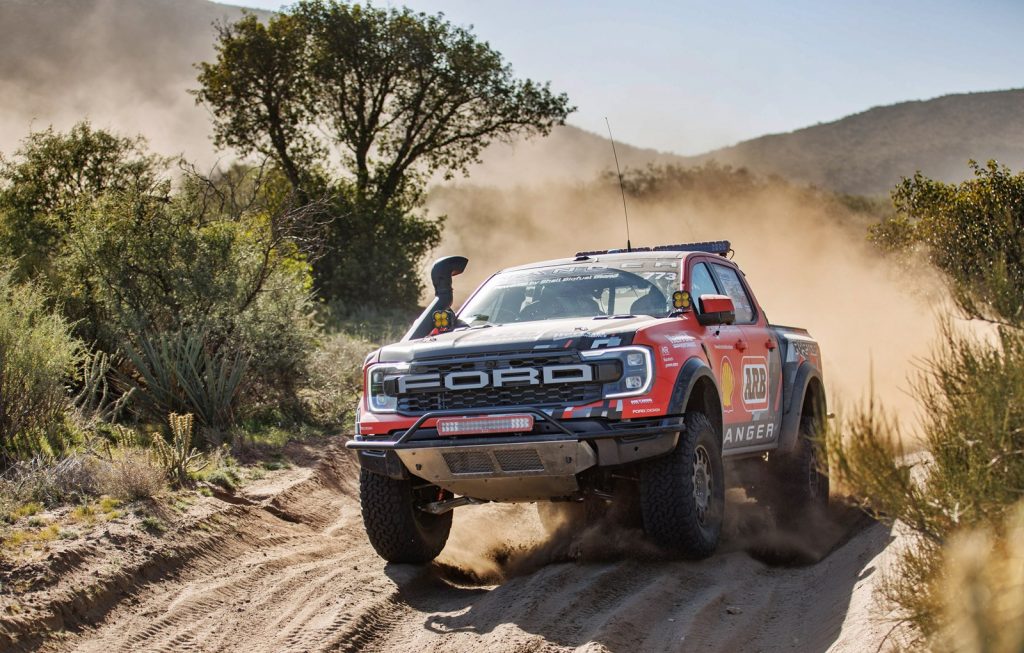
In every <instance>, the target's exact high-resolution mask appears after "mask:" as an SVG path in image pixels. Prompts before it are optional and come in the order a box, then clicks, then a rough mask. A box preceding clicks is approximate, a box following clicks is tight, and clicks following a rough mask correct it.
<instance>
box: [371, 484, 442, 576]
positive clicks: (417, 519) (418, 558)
mask: <svg viewBox="0 0 1024 653" xmlns="http://www.w3.org/2000/svg"><path fill="white" fill-rule="evenodd" d="M414 483H415V485H414ZM439 492H440V490H439V488H437V487H436V486H432V485H430V484H428V483H427V482H426V481H423V480H422V479H418V478H411V479H401V480H398V479H393V478H390V477H387V476H381V475H380V474H374V473H373V472H369V471H367V470H365V469H363V470H360V472H359V501H360V504H361V506H362V511H363V525H364V526H365V527H366V535H367V536H368V537H369V538H370V544H371V545H373V548H374V550H375V551H377V554H378V555H380V557H382V558H384V559H385V560H387V561H388V562H408V563H423V562H430V561H431V560H433V559H434V558H436V557H437V556H438V554H440V553H441V549H443V548H444V545H445V543H446V542H447V541H448V533H449V532H450V531H451V527H452V513H451V512H450V511H449V512H446V513H444V514H441V515H432V514H430V513H428V512H424V511H423V510H420V508H419V507H420V506H422V505H425V504H427V503H430V502H431V501H436V500H437V499H438V493H439Z"/></svg>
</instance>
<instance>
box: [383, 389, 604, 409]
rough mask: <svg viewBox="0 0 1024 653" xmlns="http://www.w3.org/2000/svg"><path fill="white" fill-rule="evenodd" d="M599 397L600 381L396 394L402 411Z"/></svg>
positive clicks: (510, 405) (571, 401)
mask: <svg viewBox="0 0 1024 653" xmlns="http://www.w3.org/2000/svg"><path fill="white" fill-rule="evenodd" d="M600 399H601V386H600V384H593V383H562V384H554V385H524V386H518V387H511V388H507V387H502V388H493V387H489V388H480V389H478V390H454V391H453V390H445V391H443V392H420V393H415V394H413V393H410V394H407V395H402V396H400V397H399V398H398V410H399V411H401V412H403V413H426V412H428V411H432V410H450V409H465V408H515V407H517V406H569V405H574V404H589V403H590V402H593V401H599V400H600Z"/></svg>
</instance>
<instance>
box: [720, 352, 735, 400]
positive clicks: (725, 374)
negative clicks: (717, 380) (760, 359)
mask: <svg viewBox="0 0 1024 653" xmlns="http://www.w3.org/2000/svg"><path fill="white" fill-rule="evenodd" d="M721 378H722V408H723V409H725V410H732V395H733V390H735V389H736V377H735V376H734V375H733V372H732V363H730V362H729V359H728V358H723V359H722V374H721Z"/></svg>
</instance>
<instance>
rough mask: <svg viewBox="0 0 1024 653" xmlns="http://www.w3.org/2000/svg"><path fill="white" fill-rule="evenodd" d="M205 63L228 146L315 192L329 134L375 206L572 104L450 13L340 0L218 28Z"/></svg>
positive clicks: (220, 137) (310, 2)
mask: <svg viewBox="0 0 1024 653" xmlns="http://www.w3.org/2000/svg"><path fill="white" fill-rule="evenodd" d="M199 68H200V74H199V82H200V84H201V88H200V89H199V90H198V91H196V97H197V101H198V102H201V103H203V104H206V105H207V106H209V107H210V109H211V110H212V111H213V116H214V131H215V138H216V142H217V143H218V144H219V145H221V146H225V145H226V146H230V147H233V148H235V149H237V150H238V151H239V152H240V153H241V154H243V155H248V154H252V153H260V154H264V155H267V156H272V157H273V158H274V159H275V160H276V161H277V162H278V163H279V164H280V165H281V167H282V169H283V170H284V171H285V172H286V174H287V175H288V178H289V180H291V181H292V183H293V184H295V185H296V187H297V188H300V189H302V190H304V191H306V192H308V191H309V190H310V188H309V186H308V184H309V182H310V181H311V180H313V179H316V178H317V176H318V174H317V173H318V168H323V169H327V168H328V167H329V165H328V157H327V153H328V147H326V145H325V144H323V143H320V142H318V141H317V140H316V139H315V136H314V134H316V133H317V132H318V130H323V131H325V132H326V134H327V135H328V137H329V139H330V141H331V142H330V145H332V146H336V147H338V148H340V149H339V150H338V152H337V154H338V155H339V156H340V158H341V162H342V164H343V165H344V167H345V169H346V171H347V172H348V173H349V175H350V177H349V181H350V182H351V184H352V186H353V188H354V191H355V196H356V199H357V201H359V202H363V201H366V200H370V201H372V202H373V203H374V204H375V205H376V206H378V207H385V206H391V205H392V204H394V203H395V202H399V203H401V204H402V205H404V206H408V205H409V204H410V203H414V202H415V201H416V200H418V199H419V197H420V193H421V192H422V190H423V186H424V183H425V181H426V180H427V178H428V176H429V175H431V174H433V173H435V172H440V173H442V174H444V175H446V176H451V175H453V174H455V173H457V172H465V171H466V168H467V166H468V165H469V164H471V163H473V162H475V161H477V160H479V156H480V153H481V152H482V151H483V149H484V148H485V147H486V146H487V145H488V144H489V143H491V142H492V141H493V140H495V139H504V140H507V139H510V138H512V137H514V136H516V135H522V134H527V135H529V134H545V135H546V134H547V133H548V132H549V131H550V129H551V127H552V126H554V125H556V124H562V123H564V120H565V117H566V116H567V115H568V113H569V112H570V111H572V110H573V109H572V107H570V106H569V102H568V98H567V97H566V96H565V95H564V94H555V93H552V92H551V90H550V88H549V84H538V83H536V82H533V81H531V80H521V79H517V78H516V77H515V76H514V75H513V73H512V69H511V67H510V66H509V65H508V64H507V63H505V61H504V59H503V58H502V56H501V54H500V53H498V52H497V51H495V50H494V49H492V48H491V47H490V45H488V44H487V43H484V42H480V41H478V40H477V39H476V37H475V36H474V35H473V34H472V32H470V31H469V30H467V29H464V28H461V27H457V26H455V25H452V24H451V23H449V22H448V21H446V20H445V19H444V16H443V15H440V14H439V15H434V16H430V15H427V14H423V13H414V12H413V11H411V10H409V9H404V8H403V9H378V8H375V7H372V6H366V7H364V6H360V5H347V4H342V3H339V2H336V1H334V0H303V1H301V2H299V3H298V4H296V5H293V6H292V7H290V8H289V9H287V10H286V11H285V12H284V13H282V14H277V15H275V16H274V17H272V18H271V19H270V20H269V21H268V22H267V23H266V24H262V23H260V22H259V21H258V20H257V18H256V17H255V16H253V15H248V16H246V17H244V18H243V19H242V20H240V21H238V22H236V23H234V24H227V25H221V26H219V27H218V40H217V59H216V61H214V62H213V63H202V64H200V65H199Z"/></svg>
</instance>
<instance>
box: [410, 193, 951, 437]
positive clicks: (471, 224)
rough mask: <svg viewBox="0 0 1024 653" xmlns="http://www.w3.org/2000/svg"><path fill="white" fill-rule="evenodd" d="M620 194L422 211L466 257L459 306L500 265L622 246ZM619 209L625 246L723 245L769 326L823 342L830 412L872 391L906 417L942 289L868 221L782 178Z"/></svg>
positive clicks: (530, 197)
mask: <svg viewBox="0 0 1024 653" xmlns="http://www.w3.org/2000/svg"><path fill="white" fill-rule="evenodd" d="M618 192H619V191H618V188H617V187H616V186H611V185H609V184H606V183H597V182H591V183H576V184H564V183H551V184H547V185H534V186H525V185H524V186H508V187H480V186H471V185H455V186H447V187H438V188H435V189H434V190H433V192H432V193H431V195H430V200H429V204H430V209H431V210H432V212H434V213H436V214H444V215H447V216H448V219H447V223H446V227H445V237H444V241H443V244H442V245H441V247H440V248H439V251H438V255H448V254H456V253H457V254H462V255H465V256H468V257H469V260H470V264H469V267H468V268H467V270H466V272H465V274H464V275H462V276H460V277H459V278H458V279H456V293H457V299H461V298H464V297H465V296H466V295H467V294H468V293H469V292H471V291H472V289H473V288H475V287H476V285H477V284H478V283H480V282H481V281H483V280H484V279H485V278H486V277H487V276H488V275H489V274H491V273H492V272H494V271H495V270H498V269H500V268H502V267H507V266H512V265H518V264H523V263H528V262H531V261H538V260H544V259H549V258H562V257H567V256H572V255H573V254H574V253H575V252H576V251H578V250H585V249H602V248H608V247H624V246H625V241H626V233H625V224H624V221H623V215H622V200H621V198H620V197H619V195H618ZM629 210H630V229H631V236H632V243H633V245H634V246H644V245H657V244H665V243H676V242H687V241H700V240H729V241H731V242H732V247H733V249H734V250H735V257H734V260H735V261H736V262H737V263H738V264H739V265H740V267H741V268H742V269H743V270H744V271H745V273H746V275H747V279H748V280H749V282H750V285H751V288H752V290H753V291H754V293H755V294H756V295H757V298H758V300H759V302H760V304H761V306H762V308H763V309H764V311H765V312H766V314H767V315H768V318H769V320H771V321H772V322H773V323H775V324H783V325H789V326H798V327H803V328H806V329H808V330H809V331H810V333H811V335H812V336H814V337H815V338H816V339H817V340H818V342H819V343H820V344H821V348H822V353H823V357H824V373H825V382H826V385H827V389H828V391H829V404H830V408H831V409H833V410H835V409H836V408H837V407H842V406H846V405H852V404H854V403H857V402H860V401H862V400H864V399H866V398H867V396H868V393H869V390H870V389H871V388H873V390H874V394H875V395H876V396H877V397H878V398H879V399H880V401H881V403H882V404H883V405H884V406H885V407H887V408H888V409H889V410H891V411H894V412H895V413H896V414H898V415H899V416H900V418H901V420H902V421H907V422H913V421H914V417H915V411H916V405H915V402H914V400H913V399H912V397H911V396H910V394H909V387H910V383H909V381H910V380H911V379H913V378H915V377H916V369H917V367H916V366H917V365H918V364H919V363H920V361H921V360H922V359H923V358H924V357H926V356H927V355H928V353H929V352H930V348H931V345H932V343H933V342H934V336H935V335H936V333H937V328H938V323H939V319H940V314H941V311H942V309H941V302H940V300H939V293H938V287H939V286H938V283H937V281H936V279H934V278H933V277H932V276H930V275H929V273H927V272H925V271H924V270H923V269H916V268H914V269H911V268H908V267H906V266H898V265H897V264H896V263H894V262H893V261H892V260H890V259H887V258H885V257H882V256H880V255H878V254H877V253H876V252H875V251H873V250H872V248H871V246H870V244H869V243H868V242H867V241H866V226H867V224H868V223H869V218H868V217H867V216H865V215H863V214H859V213H857V212H855V211H853V210H851V209H847V208H846V207H844V206H842V205H838V204H837V203H836V202H834V201H832V200H829V199H828V198H827V197H826V196H824V195H822V194H814V193H808V192H806V191H802V190H801V189H796V188H792V187H788V186H785V185H782V184H778V185H766V186H765V187H764V188H761V189H759V190H756V191H752V192H749V193H742V194H739V195H737V196H732V197H730V196H728V195H727V194H725V195H723V196H720V197H708V195H707V194H706V193H705V194H701V195H695V194H684V193H677V194H675V195H669V196H660V197H658V198H657V199H653V200H643V201H639V200H630V201H629Z"/></svg>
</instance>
